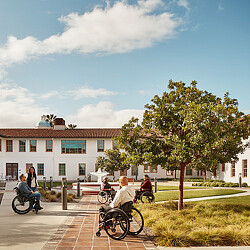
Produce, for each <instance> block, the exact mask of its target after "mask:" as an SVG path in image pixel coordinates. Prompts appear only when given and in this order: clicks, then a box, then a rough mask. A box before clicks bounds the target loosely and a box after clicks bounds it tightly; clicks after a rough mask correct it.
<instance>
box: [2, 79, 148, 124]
mask: <svg viewBox="0 0 250 250" xmlns="http://www.w3.org/2000/svg"><path fill="white" fill-rule="evenodd" d="M52 94H53V93H48V94H41V95H39V96H38V95H37V94H34V93H32V92H31V91H29V90H28V89H26V88H23V87H20V86H18V85H11V84H8V83H2V84H0V106H1V107H2V108H1V109H0V127H6V128H8V127H9V128H17V127H30V128H35V126H36V124H37V122H38V121H40V117H41V115H43V114H49V113H53V111H51V110H49V107H42V105H41V104H40V103H39V102H37V101H38V100H39V99H40V98H41V97H43V98H49V97H51V95H52ZM54 94H55V95H57V93H54ZM46 95H47V96H46ZM58 96H60V93H59V95H58ZM142 115H143V110H137V109H121V110H115V106H114V104H113V103H111V102H109V101H105V102H99V103H97V104H90V105H85V106H82V107H81V108H80V109H79V110H78V111H77V112H76V113H75V114H73V115H69V116H68V117H65V119H66V122H67V123H74V124H77V125H78V127H121V126H122V125H123V124H124V123H126V122H128V121H129V119H130V118H131V117H132V116H135V117H138V118H139V119H140V120H141V121H142Z"/></svg>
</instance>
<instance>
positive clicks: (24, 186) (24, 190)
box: [17, 181, 32, 195]
mask: <svg viewBox="0 0 250 250" xmlns="http://www.w3.org/2000/svg"><path fill="white" fill-rule="evenodd" d="M17 188H18V189H19V191H20V192H21V193H22V194H24V195H30V194H31V191H32V190H31V188H30V187H29V186H28V185H27V184H26V183H25V182H22V181H20V182H19V183H18V185H17Z"/></svg>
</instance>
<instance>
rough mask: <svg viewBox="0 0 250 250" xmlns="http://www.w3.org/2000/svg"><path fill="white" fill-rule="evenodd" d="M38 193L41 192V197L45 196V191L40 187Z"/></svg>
mask: <svg viewBox="0 0 250 250" xmlns="http://www.w3.org/2000/svg"><path fill="white" fill-rule="evenodd" d="M39 193H40V194H41V196H42V197H45V194H46V191H44V189H43V188H40V190H39Z"/></svg>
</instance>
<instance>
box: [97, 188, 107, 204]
mask: <svg viewBox="0 0 250 250" xmlns="http://www.w3.org/2000/svg"><path fill="white" fill-rule="evenodd" d="M97 199H98V201H99V202H100V203H101V204H104V203H106V202H107V201H108V194H107V192H105V191H100V192H99V193H98V195H97Z"/></svg>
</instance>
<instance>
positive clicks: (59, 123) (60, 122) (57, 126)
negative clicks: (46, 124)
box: [54, 118, 66, 130]
mask: <svg viewBox="0 0 250 250" xmlns="http://www.w3.org/2000/svg"><path fill="white" fill-rule="evenodd" d="M65 129H66V126H65V121H64V119H63V118H56V119H55V120H54V130H65Z"/></svg>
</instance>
